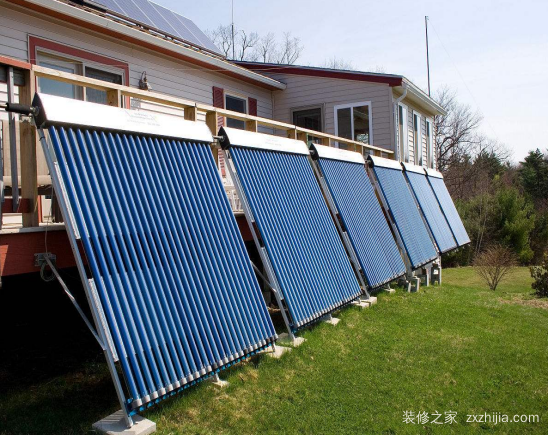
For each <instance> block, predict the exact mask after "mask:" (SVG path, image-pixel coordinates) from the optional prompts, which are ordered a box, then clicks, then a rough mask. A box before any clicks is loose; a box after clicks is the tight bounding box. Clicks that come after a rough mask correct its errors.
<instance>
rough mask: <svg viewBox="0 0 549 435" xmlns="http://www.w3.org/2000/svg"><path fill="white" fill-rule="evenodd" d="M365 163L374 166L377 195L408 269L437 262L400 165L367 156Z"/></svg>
mask: <svg viewBox="0 0 549 435" xmlns="http://www.w3.org/2000/svg"><path fill="white" fill-rule="evenodd" d="M368 160H369V162H371V165H372V166H373V168H372V174H373V176H374V177H375V179H376V181H377V186H379V191H378V192H379V194H380V195H381V196H382V197H383V201H384V202H385V203H386V204H387V207H388V212H389V213H390V215H391V220H392V221H393V222H394V224H395V227H396V230H397V232H398V236H399V238H400V240H402V244H403V248H404V250H405V251H406V254H407V257H408V260H409V263H410V266H411V268H412V269H417V268H419V267H421V266H423V265H424V264H426V263H429V262H430V261H432V260H434V259H436V258H437V256H438V254H437V251H436V248H435V246H434V244H433V241H432V240H431V236H430V234H429V232H428V229H427V227H426V226H425V223H424V221H423V218H422V217H421V215H420V212H419V210H418V207H417V205H416V202H415V200H414V197H413V196H412V195H413V194H412V192H411V190H410V188H409V187H408V183H407V182H406V179H405V178H404V174H403V173H402V166H401V165H400V163H399V162H397V161H394V160H388V159H383V158H381V157H373V156H369V157H368Z"/></svg>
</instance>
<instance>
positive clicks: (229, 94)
mask: <svg viewBox="0 0 549 435" xmlns="http://www.w3.org/2000/svg"><path fill="white" fill-rule="evenodd" d="M227 97H230V98H234V99H236V100H242V101H244V108H245V111H244V112H239V113H243V114H245V115H248V110H249V106H250V105H249V104H248V98H247V97H245V96H243V95H240V94H238V93H235V92H226V91H223V106H224V107H225V109H227ZM227 110H229V109H227ZM229 119H233V120H235V121H240V119H234V118H231V117H230V116H228V117H227V124H228V123H229ZM240 122H243V123H244V127H243V128H242V130H245V129H246V122H245V121H240ZM227 127H228V125H227ZM232 128H238V127H232Z"/></svg>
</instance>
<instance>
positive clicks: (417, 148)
mask: <svg viewBox="0 0 549 435" xmlns="http://www.w3.org/2000/svg"><path fill="white" fill-rule="evenodd" d="M416 116H417V119H418V122H417V127H418V131H417V133H418V135H417V136H418V137H417V138H416V127H415V125H416V123H415V121H416ZM412 131H413V133H414V163H415V164H416V165H418V166H423V134H422V132H421V113H419V112H417V111H416V110H414V111H412ZM416 139H417V144H416Z"/></svg>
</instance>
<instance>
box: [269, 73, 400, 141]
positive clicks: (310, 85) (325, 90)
mask: <svg viewBox="0 0 549 435" xmlns="http://www.w3.org/2000/svg"><path fill="white" fill-rule="evenodd" d="M269 76H271V77H273V78H274V79H276V80H279V81H281V82H283V83H286V85H287V88H286V89H285V90H284V91H275V92H273V95H274V101H275V103H274V106H275V109H274V118H275V119H276V120H279V121H283V122H289V123H293V120H292V110H293V109H297V108H300V107H306V106H315V105H320V106H322V107H323V116H324V132H326V133H330V134H335V121H334V106H336V105H339V104H346V103H357V102H364V101H371V103H372V119H371V120H370V122H373V132H372V136H373V143H372V145H376V146H379V147H384V148H387V149H393V145H392V138H391V134H392V133H391V132H392V127H391V126H392V121H391V117H392V92H391V91H390V88H389V86H388V85H385V84H381V83H368V82H359V81H353V80H341V79H331V78H324V77H310V76H299V75H291V74H278V73H277V74H274V73H273V74H269Z"/></svg>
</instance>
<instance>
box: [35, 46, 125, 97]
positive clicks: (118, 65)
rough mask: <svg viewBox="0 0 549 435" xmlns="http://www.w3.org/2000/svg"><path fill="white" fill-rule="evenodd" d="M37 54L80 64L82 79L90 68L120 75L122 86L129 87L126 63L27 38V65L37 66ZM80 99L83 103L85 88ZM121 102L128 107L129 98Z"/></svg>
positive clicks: (77, 49)
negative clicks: (87, 68)
mask: <svg viewBox="0 0 549 435" xmlns="http://www.w3.org/2000/svg"><path fill="white" fill-rule="evenodd" d="M39 53H43V54H44V55H46V56H48V55H49V56H53V57H59V58H61V59H66V60H67V61H71V62H75V63H80V64H81V67H82V71H81V73H80V74H79V75H81V76H83V77H86V75H85V74H86V67H90V68H94V69H97V70H100V71H105V72H108V73H111V74H116V75H120V76H121V78H122V85H124V86H129V77H130V68H129V65H128V63H126V62H123V61H120V60H117V59H112V58H109V57H106V56H102V55H99V54H96V53H93V52H90V51H86V50H83V49H79V48H75V47H71V46H68V45H66V44H60V43H57V42H54V41H51V40H47V39H42V38H38V37H36V36H29V63H31V64H33V65H37V64H38V62H39V57H38V56H39ZM36 85H37V89H38V78H37V80H36ZM81 97H82V99H83V100H84V101H85V100H86V92H85V87H82V92H81ZM122 102H123V104H122V106H124V107H128V108H129V107H130V98H129V97H124V98H123V100H122Z"/></svg>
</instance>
